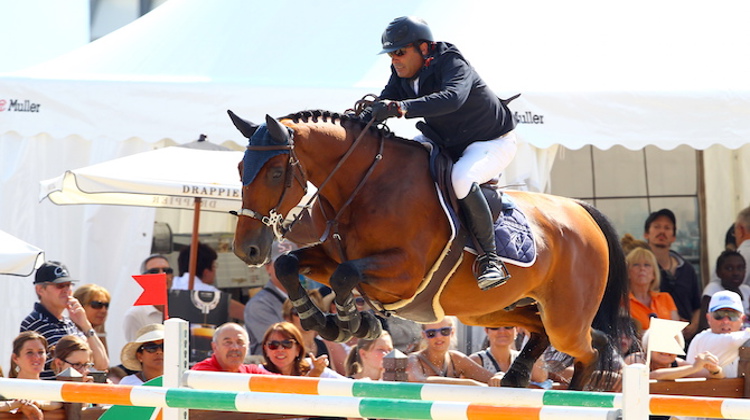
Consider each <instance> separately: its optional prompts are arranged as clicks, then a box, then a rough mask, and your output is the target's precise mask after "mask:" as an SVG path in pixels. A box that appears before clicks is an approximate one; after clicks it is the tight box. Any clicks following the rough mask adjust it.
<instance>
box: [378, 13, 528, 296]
mask: <svg viewBox="0 0 750 420" xmlns="http://www.w3.org/2000/svg"><path fill="white" fill-rule="evenodd" d="M382 44H383V50H382V51H381V52H380V54H383V53H387V54H388V55H389V56H390V57H391V77H390V80H388V84H387V85H386V86H385V88H384V89H383V91H382V93H381V94H380V98H379V100H378V101H377V102H375V103H374V104H373V105H372V107H371V109H369V110H365V112H364V113H363V117H365V118H368V119H369V116H370V115H372V117H374V118H375V120H376V121H378V122H381V121H384V120H385V119H387V118H390V117H399V118H400V117H406V118H415V117H423V118H424V121H425V123H424V124H421V123H418V124H417V127H418V128H419V129H420V130H421V131H422V133H423V134H422V135H419V136H417V138H416V139H415V140H420V137H421V138H422V139H424V137H427V138H429V139H430V140H432V141H433V142H435V143H437V144H438V145H440V146H441V147H442V148H443V149H445V150H446V151H447V152H448V154H449V155H450V156H451V157H452V158H453V161H454V166H453V171H452V173H451V179H452V182H453V189H454V191H455V192H456V196H457V197H458V199H459V203H460V204H461V210H462V212H463V214H464V218H465V219H466V221H467V224H468V227H469V229H470V231H471V232H472V234H473V235H474V237H475V238H476V239H477V242H478V243H479V245H480V246H481V248H482V251H483V252H484V254H482V255H480V256H479V257H478V258H477V262H478V265H479V271H478V273H476V274H477V283H478V285H479V287H480V288H481V289H482V290H488V289H491V288H493V287H496V286H499V285H501V284H503V283H505V282H506V281H507V280H508V279H509V278H510V274H509V273H508V270H507V268H506V267H505V264H504V263H503V262H502V260H500V258H499V257H498V255H497V251H496V249H495V234H494V228H493V220H492V214H491V212H490V208H489V205H488V204H487V200H486V199H485V197H484V195H483V194H482V191H481V190H480V188H479V185H478V184H481V183H484V182H487V181H489V180H491V179H492V178H493V177H496V176H498V175H499V174H500V173H501V172H502V171H503V170H504V169H505V168H506V167H507V166H508V164H509V163H510V161H511V160H512V159H513V156H515V154H516V137H515V134H514V133H513V128H514V127H515V121H514V120H513V116H512V115H511V113H510V110H508V108H507V107H506V106H505V104H504V103H503V102H502V101H501V100H500V99H499V98H498V97H497V96H495V94H494V93H493V92H492V91H491V90H490V88H489V87H487V85H486V84H485V83H484V81H482V79H481V78H480V77H479V75H478V74H477V72H476V71H475V70H474V68H473V67H472V66H471V65H470V64H469V63H468V61H466V59H465V58H464V57H463V55H461V52H459V51H458V49H457V48H456V47H455V46H453V45H452V44H449V43H447V42H435V41H434V39H433V37H432V32H431V31H430V28H429V26H427V23H426V22H425V21H424V20H422V19H420V18H416V17H410V16H404V17H399V18H396V19H394V20H393V21H392V22H391V23H390V24H388V27H387V28H386V29H385V32H383V36H382Z"/></svg>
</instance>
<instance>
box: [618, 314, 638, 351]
mask: <svg viewBox="0 0 750 420" xmlns="http://www.w3.org/2000/svg"><path fill="white" fill-rule="evenodd" d="M620 323H621V324H622V325H624V327H623V329H622V332H621V333H620V349H619V350H620V356H622V357H626V356H627V355H629V354H631V353H636V352H639V351H641V336H643V331H641V329H640V326H639V325H637V324H636V322H635V320H634V319H633V317H630V316H626V315H620Z"/></svg>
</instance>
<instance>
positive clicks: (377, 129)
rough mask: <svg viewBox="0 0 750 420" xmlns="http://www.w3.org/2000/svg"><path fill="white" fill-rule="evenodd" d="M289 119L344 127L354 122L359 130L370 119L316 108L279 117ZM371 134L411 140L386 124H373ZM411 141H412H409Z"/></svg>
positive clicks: (397, 139) (296, 121)
mask: <svg viewBox="0 0 750 420" xmlns="http://www.w3.org/2000/svg"><path fill="white" fill-rule="evenodd" d="M283 119H288V120H292V121H294V123H299V122H303V123H306V122H309V121H312V122H318V121H319V120H322V121H323V122H328V121H329V120H330V122H331V124H336V122H338V123H339V124H340V125H341V126H342V127H344V128H347V127H346V126H345V124H346V123H352V125H353V126H354V127H356V128H359V130H362V129H364V128H365V126H366V125H367V123H368V122H369V121H365V120H363V119H362V118H360V117H359V116H358V115H355V114H349V113H346V114H339V113H338V112H331V111H324V110H320V109H315V110H306V111H300V112H296V113H293V114H289V115H286V116H284V117H281V118H279V120H283ZM369 131H370V134H373V135H375V136H379V137H382V138H386V139H393V140H396V141H409V140H407V139H404V138H402V137H398V136H396V135H395V134H393V132H392V131H391V130H390V129H389V128H388V126H386V125H376V124H373V125H371V126H370V129H369ZM409 142H410V141H409Z"/></svg>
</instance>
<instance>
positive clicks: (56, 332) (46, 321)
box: [21, 302, 86, 378]
mask: <svg viewBox="0 0 750 420" xmlns="http://www.w3.org/2000/svg"><path fill="white" fill-rule="evenodd" d="M24 331H36V332H38V333H39V334H41V335H42V336H44V338H46V339H47V345H48V346H49V347H52V346H54V345H55V344H57V342H58V341H60V339H61V338H63V337H64V336H66V335H77V336H79V337H81V338H83V339H84V340H86V334H84V333H83V331H81V330H80V329H78V327H77V326H76V324H75V323H73V321H71V320H70V318H68V317H65V316H64V317H63V318H62V319H57V317H56V316H54V315H52V313H50V311H48V310H47V308H45V307H44V306H43V305H42V304H41V303H39V302H36V303H34V311H32V312H31V313H30V314H29V316H27V317H26V318H25V319H24V320H23V321H21V332H24ZM51 362H52V359H51V358H47V363H46V364H45V365H44V367H45V370H44V371H43V372H42V373H41V377H42V378H52V377H54V376H55V374H54V372H52V369H51V368H50V363H51Z"/></svg>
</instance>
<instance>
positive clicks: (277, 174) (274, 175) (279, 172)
mask: <svg viewBox="0 0 750 420" xmlns="http://www.w3.org/2000/svg"><path fill="white" fill-rule="evenodd" d="M269 175H270V177H271V179H273V180H277V179H280V178H281V177H282V176H283V175H284V170H283V169H282V168H274V169H272V170H271V171H270V172H269Z"/></svg>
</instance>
